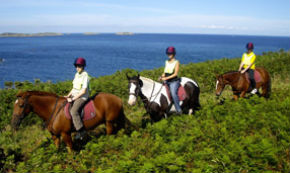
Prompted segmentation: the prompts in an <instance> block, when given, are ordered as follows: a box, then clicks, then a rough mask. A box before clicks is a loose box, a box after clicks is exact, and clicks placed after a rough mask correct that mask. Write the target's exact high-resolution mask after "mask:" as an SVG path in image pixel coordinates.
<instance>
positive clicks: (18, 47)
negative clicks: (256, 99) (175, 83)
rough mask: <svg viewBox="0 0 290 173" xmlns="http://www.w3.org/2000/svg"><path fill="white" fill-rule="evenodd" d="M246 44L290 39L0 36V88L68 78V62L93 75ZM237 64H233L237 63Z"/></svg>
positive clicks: (195, 58) (187, 59) (275, 47)
mask: <svg viewBox="0 0 290 173" xmlns="http://www.w3.org/2000/svg"><path fill="white" fill-rule="evenodd" d="M247 42H253V43H254V46H255V49H254V52H255V53H256V54H258V55H261V54H262V53H263V52H269V51H279V50H281V49H284V50H285V51H289V49H290V37H278V36H277V37H276V36H242V35H202V34H133V35H116V34H97V35H85V34H65V35H63V36H47V37H0V88H2V89H3V88H4V83H5V81H12V82H15V81H31V82H33V81H34V80H35V79H39V80H40V81H43V82H47V81H51V82H54V83H55V82H59V81H65V80H72V79H73V77H74V74H75V68H74V66H73V62H74V60H75V58H77V57H84V58H85V59H86V61H87V67H86V71H87V72H88V73H89V74H90V75H91V76H94V77H99V76H104V75H111V74H113V73H115V72H116V71H118V70H123V69H126V68H131V69H135V70H138V71H142V70H145V69H154V68H157V67H161V66H164V61H165V60H166V59H167V56H166V54H165V50H166V48H167V47H168V46H174V47H175V48H176V51H177V55H176V57H177V59H178V60H179V61H180V63H181V64H188V63H198V62H203V61H207V60H214V59H220V58H225V57H226V58H236V57H241V56H242V54H243V52H245V51H246V49H245V45H246V43H247ZM236 68H238V67H236Z"/></svg>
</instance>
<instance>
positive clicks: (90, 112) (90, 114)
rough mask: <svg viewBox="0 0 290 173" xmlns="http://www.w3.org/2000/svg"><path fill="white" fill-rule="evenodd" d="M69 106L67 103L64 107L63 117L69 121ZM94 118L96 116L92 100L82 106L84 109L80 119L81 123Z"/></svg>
mask: <svg viewBox="0 0 290 173" xmlns="http://www.w3.org/2000/svg"><path fill="white" fill-rule="evenodd" d="M70 105H71V103H67V104H66V105H65V107H64V112H65V117H66V118H67V119H69V120H70V119H71V113H70V107H71V106H70ZM95 116H96V110H95V106H94V102H93V100H90V101H89V102H88V103H86V105H85V106H84V108H83V110H82V115H81V118H82V120H83V121H85V120H89V119H92V118H94V117H95Z"/></svg>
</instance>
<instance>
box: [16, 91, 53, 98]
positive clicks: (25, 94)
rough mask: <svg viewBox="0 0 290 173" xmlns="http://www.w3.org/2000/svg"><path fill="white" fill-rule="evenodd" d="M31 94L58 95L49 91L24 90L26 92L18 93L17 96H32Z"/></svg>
mask: <svg viewBox="0 0 290 173" xmlns="http://www.w3.org/2000/svg"><path fill="white" fill-rule="evenodd" d="M31 95H37V96H54V97H58V95H56V94H54V93H49V92H45V91H24V92H21V93H18V94H17V97H22V96H31Z"/></svg>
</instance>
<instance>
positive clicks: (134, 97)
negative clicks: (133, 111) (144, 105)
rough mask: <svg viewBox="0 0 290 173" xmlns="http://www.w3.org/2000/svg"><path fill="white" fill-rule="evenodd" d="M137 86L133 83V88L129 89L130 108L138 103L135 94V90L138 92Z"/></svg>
mask: <svg viewBox="0 0 290 173" xmlns="http://www.w3.org/2000/svg"><path fill="white" fill-rule="evenodd" d="M136 88H137V86H136V85H135V84H133V83H131V87H130V88H129V99H128V104H129V105H130V106H133V105H134V104H135V103H136V100H137V98H136V96H135V95H134V94H135V90H136Z"/></svg>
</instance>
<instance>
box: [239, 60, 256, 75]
mask: <svg viewBox="0 0 290 173" xmlns="http://www.w3.org/2000/svg"><path fill="white" fill-rule="evenodd" d="M253 64H254V62H253V63H251V64H250V65H248V67H247V68H245V69H244V70H243V71H241V73H245V72H246V71H247V70H248V69H249V68H251V67H252V65H253Z"/></svg>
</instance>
